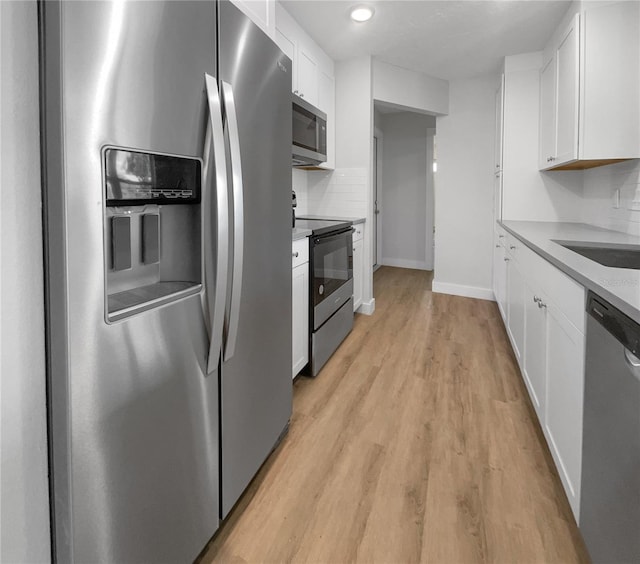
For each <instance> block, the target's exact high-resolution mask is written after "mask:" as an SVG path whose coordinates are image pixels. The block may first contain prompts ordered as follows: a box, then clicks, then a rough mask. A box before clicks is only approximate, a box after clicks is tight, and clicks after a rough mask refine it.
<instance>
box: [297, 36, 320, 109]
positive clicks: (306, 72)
mask: <svg viewBox="0 0 640 564" xmlns="http://www.w3.org/2000/svg"><path fill="white" fill-rule="evenodd" d="M296 66H297V67H298V76H297V78H298V81H297V82H298V86H297V90H298V92H297V94H298V96H300V97H301V98H304V99H305V100H306V101H307V102H309V103H310V104H313V105H314V106H317V105H318V64H317V63H316V61H315V59H314V58H313V57H312V56H311V55H310V54H309V52H308V51H307V50H305V49H304V47H302V46H301V45H298V52H297V60H296Z"/></svg>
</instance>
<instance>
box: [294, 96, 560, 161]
mask: <svg viewBox="0 0 640 564" xmlns="http://www.w3.org/2000/svg"><path fill="white" fill-rule="evenodd" d="M293 93H294V94H297V93H298V90H294V91H293ZM547 160H549V159H547Z"/></svg>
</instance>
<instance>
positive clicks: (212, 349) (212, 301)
mask: <svg viewBox="0 0 640 564" xmlns="http://www.w3.org/2000/svg"><path fill="white" fill-rule="evenodd" d="M204 80H205V88H206V94H207V107H208V110H209V119H208V120H207V134H206V140H205V152H204V156H205V158H206V161H205V162H206V165H205V171H206V173H205V178H206V179H207V181H208V184H207V198H206V203H205V204H203V205H204V207H205V210H206V212H205V227H204V239H205V240H204V270H205V273H204V279H205V293H206V297H207V306H208V311H209V329H210V340H209V357H208V361H207V374H211V373H212V372H215V371H216V370H217V369H218V360H219V359H220V351H221V349H222V332H223V327H224V307H225V301H226V291H227V278H228V263H229V201H228V196H227V190H228V188H227V165H226V158H225V152H224V132H223V129H222V107H221V105H220V94H219V93H218V85H217V84H216V79H215V78H214V77H212V76H211V75H209V74H205V75H204ZM212 145H213V147H212ZM211 153H213V166H214V168H215V171H211V170H210V167H211V164H212V163H211V159H210V156H211ZM214 207H215V217H214V212H213V208H214ZM214 220H215V223H216V231H215V233H214V229H213V223H214ZM214 242H215V246H214ZM214 257H215V258H214Z"/></svg>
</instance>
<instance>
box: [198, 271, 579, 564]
mask: <svg viewBox="0 0 640 564" xmlns="http://www.w3.org/2000/svg"><path fill="white" fill-rule="evenodd" d="M374 287H375V296H376V311H375V314H374V315H373V316H370V317H368V316H364V315H357V316H356V320H355V325H354V329H353V332H352V333H351V335H350V336H349V337H348V338H347V339H346V340H345V342H344V343H343V344H342V346H341V347H340V348H339V349H338V351H337V352H336V353H335V354H334V356H333V357H332V358H331V360H330V361H329V362H328V364H327V365H326V366H325V368H324V369H323V370H322V372H321V373H320V374H319V375H318V377H317V378H315V379H309V378H306V377H303V378H300V379H298V380H297V381H296V382H295V385H294V404H293V416H292V419H291V428H290V431H289V434H288V436H287V437H286V439H285V440H284V442H283V443H282V444H281V445H280V446H279V448H278V449H277V450H276V452H275V453H274V454H273V455H272V456H271V458H270V459H269V460H268V461H267V463H266V464H265V465H264V466H263V468H262V469H261V471H260V472H259V474H258V475H257V477H256V478H255V480H254V481H253V482H252V484H251V485H250V487H249V488H248V490H247V491H246V492H245V495H244V496H243V498H242V499H241V500H240V502H239V504H238V506H237V507H236V509H235V510H234V511H233V513H232V514H231V516H230V518H229V519H228V520H227V522H226V523H225V524H224V525H223V527H222V529H221V530H220V531H219V532H218V534H217V535H216V537H215V538H214V539H213V541H212V542H211V543H210V544H209V546H208V547H207V550H206V551H205V552H204V553H203V555H202V556H201V562H202V563H209V562H317V563H321V562H322V563H324V562H326V563H342V562H366V563H368V562H385V563H404V562H434V563H458V562H505V563H515V562H586V561H588V558H587V556H586V552H585V549H584V545H583V543H582V540H581V537H580V534H579V532H578V529H577V527H576V525H575V522H574V520H573V517H572V515H571V510H570V508H569V504H568V501H567V499H566V497H565V494H564V491H563V489H562V485H561V483H560V480H559V478H558V476H557V474H556V471H555V469H554V466H553V462H552V459H551V456H550V454H549V452H548V449H547V446H546V443H545V441H544V438H543V436H542V433H541V431H540V429H539V427H538V425H537V423H536V422H535V421H536V419H535V415H534V412H533V409H532V407H531V405H530V403H529V400H528V397H527V393H526V390H525V388H524V385H523V383H522V381H521V379H520V375H519V372H518V369H517V365H516V362H515V359H514V357H513V354H512V352H511V347H510V345H509V342H508V339H507V336H506V333H505V330H504V327H503V325H502V321H501V319H500V315H499V313H498V310H497V307H496V305H495V304H494V303H493V302H487V301H481V300H473V299H469V298H459V297H452V296H445V295H441V294H432V293H431V291H430V289H431V275H430V273H427V272H423V271H417V270H405V269H398V268H388V267H383V268H381V269H379V270H378V271H377V272H376V274H375V277H374Z"/></svg>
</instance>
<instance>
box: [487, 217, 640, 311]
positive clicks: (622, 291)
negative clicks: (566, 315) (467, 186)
mask: <svg viewBox="0 0 640 564" xmlns="http://www.w3.org/2000/svg"><path fill="white" fill-rule="evenodd" d="M498 224H499V225H501V226H502V227H504V228H505V229H506V230H507V231H508V232H509V233H511V234H512V235H513V236H514V237H516V238H517V239H519V240H520V241H522V243H524V244H525V245H526V246H527V247H529V248H530V249H532V250H533V251H535V252H536V253H538V254H539V255H540V256H542V257H543V258H545V259H546V260H548V261H549V262H550V263H551V264H553V265H554V266H556V267H557V268H559V269H560V270H562V271H563V272H564V273H565V274H567V275H568V276H570V277H571V278H573V279H574V280H575V281H576V282H578V283H579V284H582V285H583V286H584V287H585V288H587V289H588V290H592V291H593V292H595V293H596V294H598V295H599V296H601V297H603V298H604V299H605V300H607V301H608V302H609V303H611V305H613V306H614V307H617V308H618V309H619V310H620V311H622V312H623V313H625V314H626V315H628V316H629V317H630V318H631V319H633V320H634V321H636V322H637V323H640V270H634V269H629V268H613V267H609V266H603V265H601V264H599V263H597V262H595V261H592V260H589V259H587V258H586V257H583V256H582V255H579V254H578V253H574V252H573V251H570V250H569V249H566V248H564V247H562V246H560V245H559V244H558V243H555V242H554V240H559V241H580V242H585V243H617V244H626V245H640V237H635V236H633V235H627V234H626V233H621V232H618V231H611V230H609V229H603V228H602V227H596V226H594V225H587V224H585V223H563V222H558V223H556V222H543V221H499V222H498Z"/></svg>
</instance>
